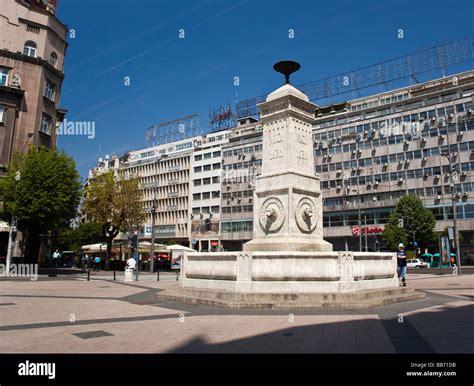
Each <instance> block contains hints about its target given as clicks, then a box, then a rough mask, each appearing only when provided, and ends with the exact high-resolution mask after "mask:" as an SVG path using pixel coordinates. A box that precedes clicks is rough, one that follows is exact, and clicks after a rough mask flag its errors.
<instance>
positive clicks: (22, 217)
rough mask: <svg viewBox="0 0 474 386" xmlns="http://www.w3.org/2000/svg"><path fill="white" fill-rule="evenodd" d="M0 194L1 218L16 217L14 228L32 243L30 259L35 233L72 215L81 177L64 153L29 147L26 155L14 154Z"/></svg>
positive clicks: (59, 224)
mask: <svg viewBox="0 0 474 386" xmlns="http://www.w3.org/2000/svg"><path fill="white" fill-rule="evenodd" d="M0 194H1V195H2V196H3V204H4V206H3V210H2V213H1V217H2V218H3V219H5V220H6V221H8V222H10V221H11V219H12V217H16V218H17V221H18V229H19V230H20V231H21V232H24V234H25V235H26V237H27V242H29V243H30V244H31V243H33V244H35V248H32V250H28V251H27V252H29V253H30V256H27V258H29V259H31V260H33V261H34V260H36V256H37V249H38V243H39V240H38V239H39V235H41V234H43V235H44V234H47V233H48V232H50V231H59V230H61V229H64V228H65V227H67V226H68V225H69V222H70V220H71V219H72V218H74V217H75V216H76V213H77V207H78V205H79V202H80V197H81V180H80V176H79V174H78V172H77V170H76V165H75V163H74V160H73V159H72V158H71V157H69V156H68V155H66V154H65V153H64V152H59V151H57V150H56V149H51V150H46V149H44V148H40V149H38V148H36V147H34V146H30V148H29V150H28V152H27V153H26V154H15V155H14V157H13V160H12V162H11V163H10V164H9V166H8V172H7V174H6V175H5V177H4V178H2V179H1V180H0ZM28 239H29V240H28ZM35 253H36V255H35Z"/></svg>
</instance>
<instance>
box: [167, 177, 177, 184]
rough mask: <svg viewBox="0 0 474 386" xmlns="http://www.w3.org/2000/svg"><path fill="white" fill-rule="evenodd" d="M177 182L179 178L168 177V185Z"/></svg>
mask: <svg viewBox="0 0 474 386" xmlns="http://www.w3.org/2000/svg"><path fill="white" fill-rule="evenodd" d="M176 184H179V178H174V179H169V180H168V185H176Z"/></svg>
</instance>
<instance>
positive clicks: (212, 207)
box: [211, 205, 219, 213]
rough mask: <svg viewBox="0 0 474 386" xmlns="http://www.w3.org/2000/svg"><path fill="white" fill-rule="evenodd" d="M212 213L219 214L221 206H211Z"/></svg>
mask: <svg viewBox="0 0 474 386" xmlns="http://www.w3.org/2000/svg"><path fill="white" fill-rule="evenodd" d="M211 212H212V213H219V205H215V206H211Z"/></svg>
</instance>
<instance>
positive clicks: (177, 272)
mask: <svg viewBox="0 0 474 386" xmlns="http://www.w3.org/2000/svg"><path fill="white" fill-rule="evenodd" d="M178 280H179V271H176V281H178Z"/></svg>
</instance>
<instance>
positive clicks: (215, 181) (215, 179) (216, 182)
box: [212, 176, 219, 184]
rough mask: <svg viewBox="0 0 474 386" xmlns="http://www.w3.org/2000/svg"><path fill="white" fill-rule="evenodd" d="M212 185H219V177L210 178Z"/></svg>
mask: <svg viewBox="0 0 474 386" xmlns="http://www.w3.org/2000/svg"><path fill="white" fill-rule="evenodd" d="M212 183H213V184H218V183H219V176H215V177H212Z"/></svg>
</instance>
